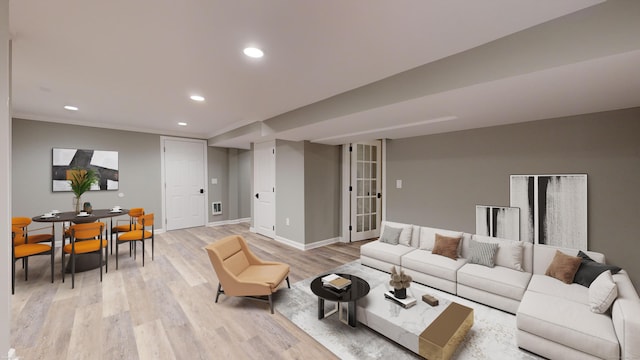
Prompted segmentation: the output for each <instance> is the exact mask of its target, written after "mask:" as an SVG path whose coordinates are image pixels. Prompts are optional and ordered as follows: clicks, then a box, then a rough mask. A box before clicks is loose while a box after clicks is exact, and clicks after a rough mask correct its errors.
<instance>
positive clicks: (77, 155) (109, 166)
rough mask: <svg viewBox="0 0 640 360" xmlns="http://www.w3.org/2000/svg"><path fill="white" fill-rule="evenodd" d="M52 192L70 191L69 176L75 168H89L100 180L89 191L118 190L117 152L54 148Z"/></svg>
mask: <svg viewBox="0 0 640 360" xmlns="http://www.w3.org/2000/svg"><path fill="white" fill-rule="evenodd" d="M52 160H53V161H52V164H53V165H52V181H53V187H52V189H53V191H71V183H70V175H71V173H72V172H73V169H76V168H87V169H88V168H91V169H93V170H95V171H96V173H98V175H99V176H100V180H99V182H98V184H96V185H94V186H93V187H92V188H91V190H118V186H119V172H118V152H117V151H103V150H79V149H60V148H54V149H53V154H52Z"/></svg>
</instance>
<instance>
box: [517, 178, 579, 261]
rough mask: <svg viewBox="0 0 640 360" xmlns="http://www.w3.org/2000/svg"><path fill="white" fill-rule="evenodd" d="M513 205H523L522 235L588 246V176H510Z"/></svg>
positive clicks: (546, 241)
mask: <svg viewBox="0 0 640 360" xmlns="http://www.w3.org/2000/svg"><path fill="white" fill-rule="evenodd" d="M510 185H511V190H510V197H511V200H510V205H511V206H512V207H518V208H520V238H521V239H522V240H525V241H530V242H534V243H536V244H547V245H554V246H561V247H568V248H572V249H582V250H584V249H587V175H586V174H569V175H511V179H510Z"/></svg>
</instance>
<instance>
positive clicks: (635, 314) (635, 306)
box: [611, 299, 640, 359]
mask: <svg viewBox="0 0 640 360" xmlns="http://www.w3.org/2000/svg"><path fill="white" fill-rule="evenodd" d="M611 318H612V320H613V327H614V329H615V331H616V336H618V341H619V342H620V350H621V352H622V353H621V355H622V356H621V357H620V358H621V359H640V342H639V341H638V339H639V338H640V301H634V300H630V299H618V300H616V301H615V302H614V303H613V307H612V309H611Z"/></svg>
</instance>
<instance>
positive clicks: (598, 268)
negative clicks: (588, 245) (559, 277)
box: [573, 251, 622, 287]
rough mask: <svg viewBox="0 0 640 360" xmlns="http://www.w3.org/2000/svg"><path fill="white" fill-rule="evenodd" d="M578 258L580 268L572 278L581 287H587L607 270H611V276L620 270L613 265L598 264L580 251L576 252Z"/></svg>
mask: <svg viewBox="0 0 640 360" xmlns="http://www.w3.org/2000/svg"><path fill="white" fill-rule="evenodd" d="M578 257H579V258H581V259H582V260H581V262H580V267H579V268H578V271H577V272H576V276H574V278H573V282H574V283H577V284H580V285H582V286H586V287H589V286H590V285H591V283H592V282H593V280H595V279H596V278H597V277H598V275H600V274H602V273H603V272H605V271H607V270H611V274H617V273H618V272H619V271H620V270H622V269H621V268H619V267H617V266H615V265H606V264H602V263H599V262H597V261H595V260H593V259H592V258H590V257H589V255H587V254H585V253H584V252H582V251H578Z"/></svg>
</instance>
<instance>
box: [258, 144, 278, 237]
mask: <svg viewBox="0 0 640 360" xmlns="http://www.w3.org/2000/svg"><path fill="white" fill-rule="evenodd" d="M253 191H254V193H255V194H254V199H253V227H254V229H255V232H257V233H258V234H262V235H264V236H267V237H270V238H273V237H274V236H275V224H276V142H275V141H267V142H264V143H258V144H254V146H253Z"/></svg>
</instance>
